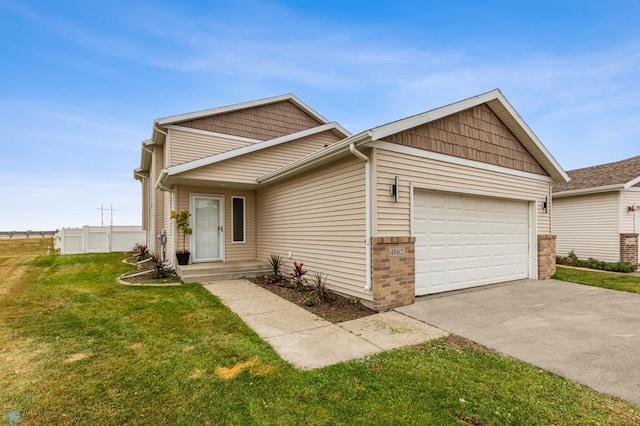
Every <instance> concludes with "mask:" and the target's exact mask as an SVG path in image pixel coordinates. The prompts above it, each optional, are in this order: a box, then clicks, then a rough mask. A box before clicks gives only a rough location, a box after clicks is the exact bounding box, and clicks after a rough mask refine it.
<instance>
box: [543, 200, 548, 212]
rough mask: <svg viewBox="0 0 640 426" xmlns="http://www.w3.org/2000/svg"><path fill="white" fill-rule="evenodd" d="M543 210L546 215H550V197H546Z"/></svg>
mask: <svg viewBox="0 0 640 426" xmlns="http://www.w3.org/2000/svg"><path fill="white" fill-rule="evenodd" d="M542 209H543V210H544V212H545V213H549V197H544V202H543V203H542Z"/></svg>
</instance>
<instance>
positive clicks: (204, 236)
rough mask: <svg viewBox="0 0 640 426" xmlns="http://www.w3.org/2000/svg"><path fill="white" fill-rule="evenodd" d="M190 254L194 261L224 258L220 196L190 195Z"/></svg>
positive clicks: (221, 199) (222, 205)
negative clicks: (191, 224)
mask: <svg viewBox="0 0 640 426" xmlns="http://www.w3.org/2000/svg"><path fill="white" fill-rule="evenodd" d="M191 206H192V208H191V211H192V212H193V213H192V214H193V218H192V219H193V226H192V227H193V234H192V238H191V242H192V247H193V248H192V252H193V253H192V254H193V261H194V262H211V261H216V260H223V259H224V228H223V224H224V201H223V198H222V197H214V196H210V195H192V196H191Z"/></svg>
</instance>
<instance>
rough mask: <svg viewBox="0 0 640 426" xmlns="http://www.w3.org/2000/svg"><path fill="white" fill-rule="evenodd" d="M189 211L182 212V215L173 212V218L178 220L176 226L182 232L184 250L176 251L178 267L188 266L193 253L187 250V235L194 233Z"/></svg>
mask: <svg viewBox="0 0 640 426" xmlns="http://www.w3.org/2000/svg"><path fill="white" fill-rule="evenodd" d="M189 216H191V213H189V210H182V211H181V212H180V213H178V212H176V211H175V210H174V211H172V212H171V218H172V219H175V220H176V226H177V227H178V229H179V230H180V231H182V250H176V258H178V265H186V264H188V263H189V256H190V255H191V253H190V252H189V250H187V249H186V247H187V235H191V234H192V233H193V229H191V226H189Z"/></svg>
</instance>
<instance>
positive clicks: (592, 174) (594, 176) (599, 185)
mask: <svg viewBox="0 0 640 426" xmlns="http://www.w3.org/2000/svg"><path fill="white" fill-rule="evenodd" d="M567 174H568V175H569V177H570V178H571V181H570V182H567V183H559V184H556V185H554V187H553V195H554V196H556V197H557V196H563V195H565V196H567V195H577V194H588V193H593V192H603V191H611V190H620V189H627V188H630V187H632V186H634V185H637V184H638V183H640V155H638V156H636V157H632V158H628V159H626V160H622V161H616V162H613V163H606V164H600V165H597V166H592V167H585V168H582V169H576V170H570V171H568V172H567Z"/></svg>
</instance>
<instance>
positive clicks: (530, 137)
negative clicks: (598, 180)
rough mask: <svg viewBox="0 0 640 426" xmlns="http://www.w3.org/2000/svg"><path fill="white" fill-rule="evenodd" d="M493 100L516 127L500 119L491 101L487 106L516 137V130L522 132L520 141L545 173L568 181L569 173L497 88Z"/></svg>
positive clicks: (556, 179)
mask: <svg viewBox="0 0 640 426" xmlns="http://www.w3.org/2000/svg"><path fill="white" fill-rule="evenodd" d="M490 93H491V92H490ZM495 100H496V101H498V102H499V105H500V106H501V107H502V108H504V109H505V110H506V112H507V113H508V114H509V115H510V116H511V118H512V119H513V120H515V123H516V125H517V128H516V129H513V128H511V126H510V123H508V122H506V121H507V120H504V119H502V117H500V113H499V111H496V109H497V108H496V105H495V103H492V102H491V101H489V102H487V104H488V105H489V107H490V108H491V109H492V110H493V111H494V112H495V113H496V114H497V115H498V117H500V118H501V119H502V120H503V123H505V125H506V126H507V127H509V130H511V131H512V132H513V133H515V134H516V137H518V136H519V135H518V133H520V132H518V130H519V131H521V132H524V134H525V135H526V137H525V138H522V139H523V140H522V139H521V142H522V143H523V144H524V145H525V147H526V148H527V150H528V151H529V152H530V153H531V155H532V156H533V157H534V158H535V159H536V160H537V161H538V162H539V163H540V164H541V165H542V166H543V168H545V170H546V171H547V173H549V174H550V175H551V177H552V178H553V179H554V181H556V182H569V180H570V178H569V175H568V174H567V173H566V172H565V171H564V169H563V168H562V166H560V163H558V161H557V160H556V159H555V158H554V157H553V155H551V152H549V150H548V149H547V147H545V146H544V144H543V143H542V141H540V139H538V137H537V136H536V134H535V133H534V132H533V130H531V128H530V127H529V125H528V124H527V123H526V122H525V121H524V119H523V118H522V117H521V116H520V114H518V112H517V111H516V110H515V108H514V107H513V106H512V105H511V104H510V103H509V101H508V100H507V98H505V96H504V95H503V94H502V92H500V91H499V90H497V96H496V99H495ZM519 139H520V138H519ZM531 145H533V146H531ZM545 165H547V166H548V167H550V168H551V170H548V169H547V167H545Z"/></svg>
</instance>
